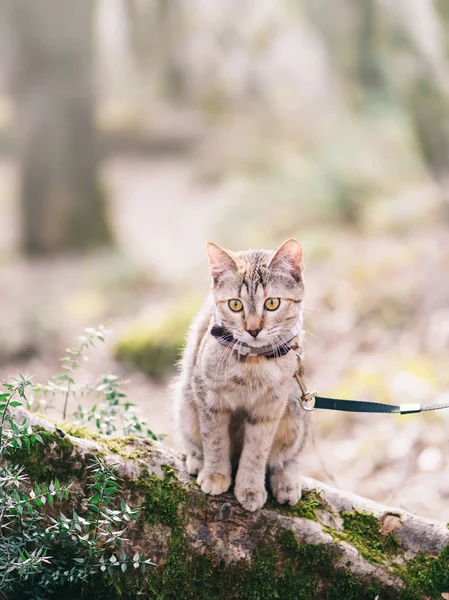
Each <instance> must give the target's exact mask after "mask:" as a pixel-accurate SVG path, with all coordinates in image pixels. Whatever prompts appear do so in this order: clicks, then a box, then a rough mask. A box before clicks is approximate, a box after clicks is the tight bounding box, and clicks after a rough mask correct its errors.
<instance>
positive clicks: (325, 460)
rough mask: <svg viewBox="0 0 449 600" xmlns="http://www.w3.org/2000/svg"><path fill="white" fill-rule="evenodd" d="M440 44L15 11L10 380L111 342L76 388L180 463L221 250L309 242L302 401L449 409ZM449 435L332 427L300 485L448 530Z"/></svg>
mask: <svg viewBox="0 0 449 600" xmlns="http://www.w3.org/2000/svg"><path fill="white" fill-rule="evenodd" d="M448 40H449V5H448V3H447V2H445V1H444V0H338V1H335V2H332V3H330V2H329V1H328V0H258V1H257V2H256V1H255V0H238V1H235V0H226V1H224V0H215V1H214V2H209V1H207V0H97V2H93V0H76V2H74V1H73V0H0V276H1V281H2V290H1V293H0V314H1V327H0V376H1V377H4V378H7V377H8V376H10V375H13V374H14V373H15V372H16V370H17V369H20V370H21V371H23V372H26V373H29V374H33V373H36V377H37V379H38V380H42V379H44V378H45V377H49V376H51V375H52V374H53V373H55V372H57V371H58V369H59V360H58V357H59V356H61V355H62V354H63V353H64V349H65V347H66V346H67V345H73V342H74V341H76V338H77V335H78V334H79V333H80V332H82V330H83V328H84V327H85V326H86V325H93V326H95V325H96V324H98V323H101V322H109V323H110V326H111V329H112V330H113V334H114V336H113V337H112V338H111V339H110V341H109V342H108V344H106V345H105V347H104V348H102V349H98V351H96V352H92V353H91V360H90V362H89V363H86V365H85V369H84V371H83V373H82V375H81V377H82V378H84V377H85V378H87V377H94V375H93V374H94V373H98V372H101V371H113V372H116V373H119V374H120V375H121V376H123V377H127V378H129V379H130V382H129V384H128V388H127V389H128V395H129V398H130V400H131V401H132V402H135V403H136V404H138V405H139V406H140V408H141V410H142V411H143V413H144V414H145V415H146V417H147V418H148V421H149V424H150V426H151V427H152V429H153V430H154V431H156V432H158V433H165V434H167V437H166V441H167V443H169V444H174V445H176V444H177V441H176V440H175V438H174V436H173V429H172V418H171V416H170V406H171V399H170V391H169V387H168V384H169V382H170V379H171V378H172V376H173V374H174V372H175V371H174V366H173V365H174V362H175V361H176V359H177V357H178V356H179V348H180V346H181V345H182V341H183V338H184V335H185V331H186V329H187V326H188V323H189V321H190V319H191V317H192V315H193V314H194V313H195V310H196V309H197V307H198V306H199V304H200V303H201V300H202V298H203V297H204V295H205V293H206V292H207V289H208V286H209V278H208V270H207V261H206V257H205V253H204V244H205V241H206V240H207V239H212V240H214V241H216V242H218V243H220V244H222V245H224V246H228V247H230V248H232V249H235V250H237V249H246V248H250V247H253V248H254V247H272V248H274V247H276V246H277V245H278V244H279V243H280V242H282V241H283V239H285V238H287V237H290V236H296V237H297V238H298V239H300V240H301V242H302V243H303V245H304V249H305V261H306V284H307V296H306V310H307V313H306V319H305V321H306V330H307V332H306V344H305V350H306V355H307V367H308V380H309V384H310V386H311V387H312V388H314V389H318V390H319V392H320V393H321V394H323V395H324V394H331V395H335V396H336V397H346V398H354V399H355V398H358V399H367V400H375V401H381V402H382V401H383V402H386V401H387V402H396V403H401V402H423V403H428V402H432V401H443V400H446V401H447V400H448V398H447V396H448V394H449V391H448V390H449V369H448V360H447V359H448V350H449V43H448ZM70 401H71V402H72V404H73V406H72V409H73V410H74V409H75V408H76V406H77V403H78V400H77V399H76V398H72V399H71V400H70ZM85 402H86V403H87V404H89V403H90V404H91V405H92V404H93V403H94V399H89V398H88V399H87V400H85ZM40 409H41V410H43V409H44V408H43V407H42V406H41V407H40ZM55 418H60V415H59V417H58V415H55ZM448 425H449V412H448V411H446V412H445V411H442V412H437V413H431V414H425V415H419V416H409V417H393V416H376V415H358V416H356V415H349V414H346V415H345V414H338V413H336V414H332V413H326V412H325V411H323V412H322V413H320V414H318V413H317V414H316V415H315V434H314V437H315V439H314V440H313V441H312V442H311V443H310V444H309V446H308V449H307V451H306V452H305V453H304V456H303V472H304V474H306V475H309V476H312V477H316V478H319V479H321V480H323V481H327V482H328V483H331V484H333V485H337V486H339V487H341V488H346V489H349V490H352V491H354V492H357V493H361V494H363V495H366V496H369V497H371V498H373V499H376V500H378V501H381V502H385V503H389V504H394V505H400V506H403V507H405V508H407V509H409V510H413V511H416V512H418V513H421V514H423V515H425V516H429V517H434V518H439V519H445V520H449V508H448V506H449V502H448V499H449V465H448V460H447V457H448V456H449V435H448Z"/></svg>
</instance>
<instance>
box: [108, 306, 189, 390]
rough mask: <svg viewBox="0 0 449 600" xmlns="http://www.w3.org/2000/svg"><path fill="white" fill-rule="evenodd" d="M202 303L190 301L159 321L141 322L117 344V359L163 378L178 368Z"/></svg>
mask: <svg viewBox="0 0 449 600" xmlns="http://www.w3.org/2000/svg"><path fill="white" fill-rule="evenodd" d="M200 306H201V301H200V299H199V298H198V297H195V298H188V299H186V300H185V301H182V302H180V303H178V304H176V305H175V306H173V307H172V308H171V309H170V310H168V311H167V312H166V313H165V315H164V316H163V317H162V318H161V319H160V320H159V321H158V322H157V323H154V322H148V319H140V320H137V321H136V322H135V323H134V324H133V325H132V326H131V327H130V329H129V330H128V331H127V332H126V333H125V334H124V335H123V336H122V338H121V339H120V340H119V341H118V343H117V345H116V349H115V350H116V358H117V360H119V361H120V362H122V363H123V364H125V365H127V366H129V367H132V368H133V369H137V370H139V371H142V372H143V373H146V374H147V375H150V376H151V377H154V378H155V379H161V378H163V377H164V376H165V375H168V374H169V373H170V372H171V371H172V370H173V369H174V367H175V364H176V362H177V360H179V358H180V355H181V349H182V348H183V346H184V342H185V337H186V334H187V331H188V329H189V326H190V323H191V322H192V319H193V317H194V316H195V314H196V313H197V312H198V309H199V308H200Z"/></svg>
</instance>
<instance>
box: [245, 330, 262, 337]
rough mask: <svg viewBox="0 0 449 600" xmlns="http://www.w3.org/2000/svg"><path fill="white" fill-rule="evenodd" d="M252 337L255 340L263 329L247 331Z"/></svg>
mask: <svg viewBox="0 0 449 600" xmlns="http://www.w3.org/2000/svg"><path fill="white" fill-rule="evenodd" d="M246 331H247V332H248V333H249V334H250V335H252V336H253V338H256V337H257V336H258V335H259V333H260V332H261V331H262V329H247V330H246Z"/></svg>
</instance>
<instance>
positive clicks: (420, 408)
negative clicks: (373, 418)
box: [294, 354, 449, 415]
mask: <svg viewBox="0 0 449 600" xmlns="http://www.w3.org/2000/svg"><path fill="white" fill-rule="evenodd" d="M296 357H297V359H298V369H297V370H296V372H295V374H294V377H295V379H296V381H297V382H298V385H299V388H300V390H301V395H300V396H299V398H298V400H299V402H300V404H301V406H302V408H303V409H304V410H306V411H308V412H310V411H312V410H315V409H316V408H324V409H326V410H341V411H344V412H356V413H389V414H399V415H409V414H413V413H420V412H425V411H429V410H440V409H442V408H449V403H447V404H424V405H423V404H418V403H415V404H400V405H399V406H398V405H397V404H382V403H380V402H364V401H361V400H339V399H337V398H324V397H323V396H318V395H317V393H316V392H311V391H309V389H308V388H307V385H306V384H305V382H304V361H303V358H302V356H301V355H300V354H297V355H296Z"/></svg>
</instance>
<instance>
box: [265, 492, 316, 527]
mask: <svg viewBox="0 0 449 600" xmlns="http://www.w3.org/2000/svg"><path fill="white" fill-rule="evenodd" d="M272 506H273V507H274V506H275V507H276V508H277V509H278V510H279V512H281V513H282V514H284V515H288V516H289V517H298V518H300V519H311V520H312V521H318V517H317V515H316V510H317V509H319V508H321V507H322V506H323V503H322V502H321V499H320V498H319V496H318V494H317V493H316V492H315V491H310V492H304V493H303V496H302V498H301V500H300V501H299V502H298V503H297V504H296V505H295V506H288V505H279V504H277V503H275V502H273V503H272Z"/></svg>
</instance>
